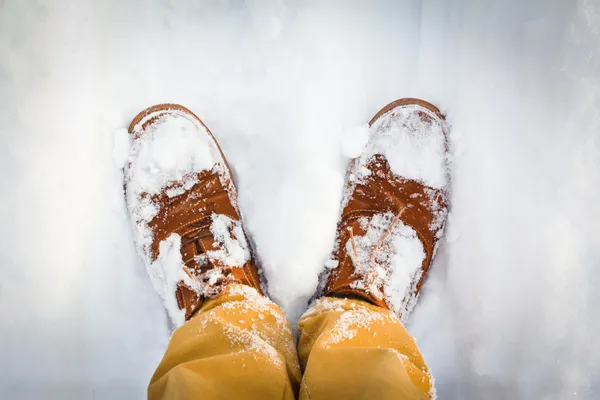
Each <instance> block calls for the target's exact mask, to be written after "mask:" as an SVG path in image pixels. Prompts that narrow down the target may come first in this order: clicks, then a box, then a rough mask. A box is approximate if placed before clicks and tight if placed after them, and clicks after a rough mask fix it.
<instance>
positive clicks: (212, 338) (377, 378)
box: [148, 285, 433, 400]
mask: <svg viewBox="0 0 600 400" xmlns="http://www.w3.org/2000/svg"><path fill="white" fill-rule="evenodd" d="M232 286H234V285H232ZM298 334H299V342H298V349H297V352H296V348H295V346H294V341H293V337H292V332H291V329H290V327H289V324H288V322H287V321H286V319H285V316H284V315H283V312H282V311H281V309H280V308H279V307H278V306H277V305H276V304H274V303H272V302H270V301H269V300H267V299H265V298H263V297H261V296H253V297H250V296H248V295H245V294H244V292H243V291H239V290H232V289H231V286H230V287H228V288H226V289H225V290H224V292H223V293H222V294H221V296H219V297H218V298H217V299H214V300H208V301H205V302H204V304H203V305H202V307H201V308H200V310H199V311H198V312H197V313H196V315H194V317H192V318H191V319H190V320H189V321H188V322H187V323H185V324H184V325H183V326H182V327H180V328H179V329H177V330H176V331H175V332H174V333H173V336H172V338H171V342H170V343H169V346H168V348H167V351H166V353H165V355H164V357H163V359H162V361H161V363H160V365H159V366H158V368H157V369H156V372H155V373H154V376H153V377H152V380H151V381H150V385H149V387H148V398H149V399H150V400H163V399H164V400H166V399H185V400H187V399H190V400H191V399H203V400H209V399H249V400H252V399H261V400H270V399H285V400H288V399H290V400H291V399H295V398H299V399H302V400H305V399H306V400H307V399H313V400H335V399H365V400H367V399H369V400H371V399H379V400H387V399H390V400H392V399H393V400H402V399H410V400H412V399H428V398H430V397H431V393H432V392H433V390H432V379H431V377H430V375H429V372H428V369H427V366H426V365H425V362H424V360H423V357H422V356H421V354H420V352H419V349H418V348H417V345H416V343H415V341H414V339H413V338H412V337H411V336H410V335H409V334H408V332H407V331H406V329H405V328H404V327H403V326H402V324H401V323H400V321H399V320H398V319H397V318H396V316H395V315H394V314H393V313H392V312H390V311H388V310H385V309H383V308H381V307H377V306H374V305H371V304H368V303H366V302H363V301H361V300H350V299H342V298H332V297H326V298H322V299H320V300H318V301H317V302H316V303H315V304H313V305H312V307H311V308H310V309H309V310H308V311H307V312H306V313H305V314H304V315H303V316H302V318H301V319H300V321H299V322H298ZM298 358H299V361H298ZM300 365H302V366H303V368H304V374H303V375H301V372H300Z"/></svg>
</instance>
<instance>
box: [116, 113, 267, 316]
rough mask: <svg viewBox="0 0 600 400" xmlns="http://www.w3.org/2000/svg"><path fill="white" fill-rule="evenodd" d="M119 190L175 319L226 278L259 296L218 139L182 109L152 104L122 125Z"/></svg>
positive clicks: (186, 313)
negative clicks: (126, 138) (127, 144)
mask: <svg viewBox="0 0 600 400" xmlns="http://www.w3.org/2000/svg"><path fill="white" fill-rule="evenodd" d="M129 132H130V134H131V142H132V146H131V150H130V153H129V159H128V163H127V166H126V168H125V194H126V200H127V207H128V209H129V212H130V215H131V220H132V223H133V228H134V236H135V240H136V244H137V248H138V252H139V253H140V255H141V256H142V258H143V259H144V262H145V264H146V267H147V269H148V272H149V274H150V277H151V279H152V281H153V283H154V286H155V288H156V290H157V291H158V292H159V294H160V295H161V296H162V298H163V300H164V301H165V305H166V307H167V310H168V311H169V314H170V315H171V318H172V319H173V321H174V322H175V324H176V325H181V324H183V322H184V321H185V320H187V319H189V318H190V317H191V316H192V314H193V313H194V311H195V310H197V309H198V308H199V307H200V305H201V304H202V301H203V299H204V298H210V297H215V296H218V295H219V293H220V292H221V291H222V290H223V287H224V286H225V285H226V284H228V283H229V282H239V283H242V284H245V285H248V286H250V287H253V288H254V289H256V290H257V291H258V293H261V294H262V290H261V281H260V277H259V273H258V269H257V266H256V263H255V258H254V256H253V254H252V250H251V248H250V246H249V245H248V242H247V239H246V235H245V233H244V228H243V225H242V220H241V216H240V211H239V208H238V199H237V192H236V189H235V185H234V183H233V180H232V176H231V171H230V170H229V166H228V165H227V160H226V159H225V156H224V155H223V152H222V151H221V148H220V147H219V144H218V143H217V141H216V140H215V138H214V137H213V135H212V134H211V132H210V131H209V130H208V128H207V127H206V126H205V125H204V124H203V123H202V121H201V120H200V119H199V118H198V117H197V116H196V115H194V114H193V113H192V112H191V111H190V110H188V109H187V108H185V107H182V106H180V105H176V104H160V105H156V106H154V107H150V108H148V109H146V110H144V111H142V112H141V113H139V114H138V115H137V116H136V117H135V118H134V119H133V121H132V122H131V125H130V126H129Z"/></svg>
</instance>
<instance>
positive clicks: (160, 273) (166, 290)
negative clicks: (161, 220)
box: [148, 233, 189, 326]
mask: <svg viewBox="0 0 600 400" xmlns="http://www.w3.org/2000/svg"><path fill="white" fill-rule="evenodd" d="M182 267H183V260H182V259H181V236H179V235H178V234H176V233H173V234H171V235H170V236H169V237H168V238H167V239H165V240H163V241H162V242H160V244H159V252H158V257H157V258H156V260H154V261H153V262H152V263H151V264H150V265H149V266H148V274H149V275H150V279H151V280H152V284H153V285H154V288H155V289H156V291H157V292H158V294H159V295H160V297H161V298H162V299H163V301H164V303H165V307H166V308H167V312H168V313H169V316H170V317H171V319H172V320H173V323H174V324H175V325H176V326H181V325H183V323H184V322H185V312H184V310H181V309H179V305H178V304H177V297H176V296H175V291H176V290H177V284H178V283H179V282H180V281H187V280H189V278H188V277H187V274H186V273H185V272H183V269H182Z"/></svg>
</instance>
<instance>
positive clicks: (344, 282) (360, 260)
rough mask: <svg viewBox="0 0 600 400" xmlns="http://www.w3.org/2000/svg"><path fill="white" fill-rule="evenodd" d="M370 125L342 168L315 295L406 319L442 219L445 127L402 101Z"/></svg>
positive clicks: (420, 105) (422, 106) (421, 104)
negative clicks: (333, 233)
mask: <svg viewBox="0 0 600 400" xmlns="http://www.w3.org/2000/svg"><path fill="white" fill-rule="evenodd" d="M369 127H370V128H369V141H368V143H367V145H366V146H365V148H364V149H363V151H362V154H361V155H360V156H359V157H358V158H356V159H354V160H353V161H352V162H351V164H350V166H349V167H348V170H347V174H346V183H345V189H344V196H343V200H342V207H341V208H342V214H341V217H340V220H339V221H338V227H337V237H336V242H335V247H334V250H333V252H332V255H331V259H330V260H329V261H328V262H327V271H326V273H325V276H324V280H323V282H324V287H323V288H322V289H321V290H320V295H321V296H339V297H358V298H362V299H365V300H367V301H368V302H370V303H372V304H375V305H378V306H381V307H385V308H388V309H390V310H392V311H394V312H395V313H396V314H397V315H398V316H399V317H400V318H401V319H405V318H406V317H407V316H408V314H409V313H410V311H411V309H412V307H413V306H414V304H415V302H416V299H417V296H418V293H419V290H420V288H421V285H422V284H423V281H424V279H425V276H426V274H427V271H428V269H429V266H430V265H431V260H432V258H433V256H434V254H435V250H436V244H437V242H438V240H439V239H440V237H441V236H442V234H443V229H444V224H445V221H446V216H447V195H448V192H447V190H448V184H449V177H448V174H447V168H446V159H447V142H446V124H445V121H444V117H443V116H442V114H441V113H440V111H439V110H438V109H437V108H436V107H435V106H433V105H431V104H429V103H427V102H425V101H422V100H417V99H402V100H397V101H395V102H393V103H390V104H389V105H387V106H386V107H384V108H383V109H382V110H381V111H379V112H378V113H377V114H376V115H375V117H373V119H372V120H371V122H370V123H369Z"/></svg>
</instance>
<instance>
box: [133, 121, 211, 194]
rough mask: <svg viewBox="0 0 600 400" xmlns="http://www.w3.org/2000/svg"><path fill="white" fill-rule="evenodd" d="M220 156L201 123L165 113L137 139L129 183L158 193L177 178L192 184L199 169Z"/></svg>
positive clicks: (141, 190) (136, 190)
mask: <svg viewBox="0 0 600 400" xmlns="http://www.w3.org/2000/svg"><path fill="white" fill-rule="evenodd" d="M151 116H152V115H151ZM147 118H148V117H147ZM143 121H144V120H142V122H141V123H143ZM141 123H140V124H141ZM220 158H221V157H220V154H219V152H218V149H217V148H216V146H215V144H214V141H213V140H212V138H211V137H210V135H209V134H208V132H207V131H206V129H204V127H203V126H202V125H201V124H199V123H197V122H196V121H193V120H191V119H189V118H187V117H183V116H174V115H166V116H162V117H160V119H159V121H156V122H154V123H153V124H151V125H150V126H149V127H148V128H147V130H146V131H145V132H144V133H143V134H142V135H141V136H140V137H139V138H138V139H136V140H135V141H134V143H133V146H132V149H131V152H130V154H129V161H130V166H129V168H128V174H127V177H128V179H129V186H130V187H131V188H132V190H131V191H132V193H136V194H137V193H148V194H150V195H154V194H158V193H160V192H161V191H162V190H163V189H164V188H165V187H166V186H169V185H170V184H173V183H174V182H180V181H184V182H186V184H187V185H189V181H193V179H194V177H195V173H197V172H200V171H204V170H208V169H211V168H212V167H213V166H214V165H215V164H216V163H217V161H219V160H220Z"/></svg>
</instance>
